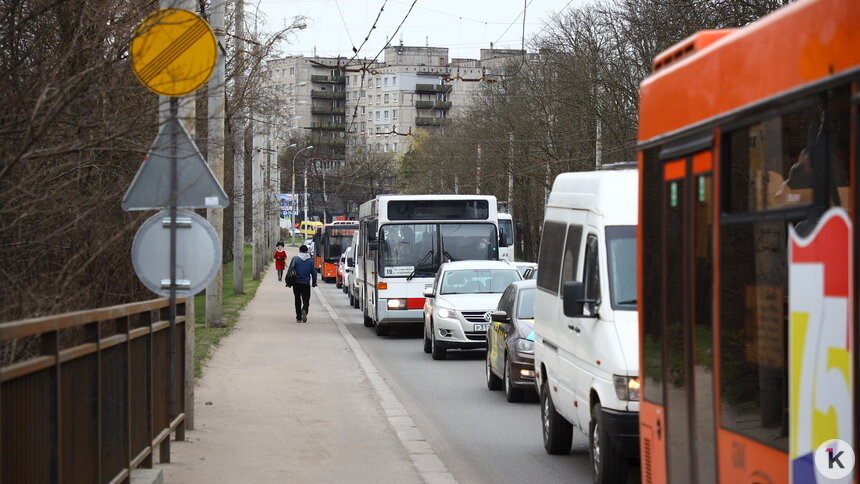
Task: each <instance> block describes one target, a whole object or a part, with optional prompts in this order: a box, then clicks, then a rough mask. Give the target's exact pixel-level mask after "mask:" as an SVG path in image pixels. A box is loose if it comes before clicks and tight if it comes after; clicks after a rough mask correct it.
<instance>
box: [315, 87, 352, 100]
mask: <svg viewBox="0 0 860 484" xmlns="http://www.w3.org/2000/svg"><path fill="white" fill-rule="evenodd" d="M311 97H312V98H314V97H317V98H321V99H346V91H318V90H316V89H311Z"/></svg>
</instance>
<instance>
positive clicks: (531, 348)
mask: <svg viewBox="0 0 860 484" xmlns="http://www.w3.org/2000/svg"><path fill="white" fill-rule="evenodd" d="M534 352H535V342H534V341H529V340H527V339H522V338H520V339H518V340H517V353H528V354H531V353H534Z"/></svg>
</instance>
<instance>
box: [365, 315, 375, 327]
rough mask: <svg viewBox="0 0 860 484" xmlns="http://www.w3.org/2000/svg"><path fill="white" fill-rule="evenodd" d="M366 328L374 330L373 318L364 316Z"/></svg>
mask: <svg viewBox="0 0 860 484" xmlns="http://www.w3.org/2000/svg"><path fill="white" fill-rule="evenodd" d="M364 327H365V328H372V327H373V318H371V317H370V316H368V315H366V314H365V315H364Z"/></svg>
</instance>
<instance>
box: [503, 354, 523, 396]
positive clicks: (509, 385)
mask: <svg viewBox="0 0 860 484" xmlns="http://www.w3.org/2000/svg"><path fill="white" fill-rule="evenodd" d="M505 398H506V399H507V400H508V401H509V402H522V401H523V391H522V390H521V389H519V388H515V387H514V384H513V382H512V381H511V360H509V359H508V358H507V357H506V358H505Z"/></svg>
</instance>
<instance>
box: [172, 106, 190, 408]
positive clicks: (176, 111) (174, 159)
mask: <svg viewBox="0 0 860 484" xmlns="http://www.w3.org/2000/svg"><path fill="white" fill-rule="evenodd" d="M170 118H171V119H173V120H175V121H178V120H179V119H178V118H179V98H175V97H172V98H170ZM170 138H171V140H170V141H171V143H170V158H171V160H172V163H170V333H169V339H170V353H169V361H170V363H169V365H170V379H169V381H170V399H169V405H170V422H171V423H172V422H173V420H174V419H175V418H176V415H177V412H176V370H177V368H176V199H177V198H178V194H179V190H178V186H177V185H178V180H179V174H178V172H179V170H178V169H177V166H178V165H179V162H178V160H177V156H176V155H177V153H176V152H177V149H176V147H177V145H178V144H179V140H178V139H176V138H177V136H176V131H175V130H174V131H173V132H172V133H171V135H170ZM185 324H188V321H186V322H185ZM191 324H194V322H193V321H192V322H191Z"/></svg>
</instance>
